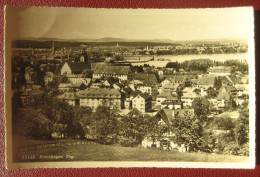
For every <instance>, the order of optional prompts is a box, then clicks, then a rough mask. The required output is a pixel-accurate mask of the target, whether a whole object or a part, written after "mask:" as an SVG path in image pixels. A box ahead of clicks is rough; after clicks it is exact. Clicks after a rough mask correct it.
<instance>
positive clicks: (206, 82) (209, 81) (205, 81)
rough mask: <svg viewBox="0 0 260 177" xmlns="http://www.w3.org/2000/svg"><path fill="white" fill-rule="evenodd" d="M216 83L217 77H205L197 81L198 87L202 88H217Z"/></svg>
mask: <svg viewBox="0 0 260 177" xmlns="http://www.w3.org/2000/svg"><path fill="white" fill-rule="evenodd" d="M215 83H216V77H215V76H204V77H200V78H198V80H197V85H196V86H197V87H202V86H211V87H213V88H214V87H215Z"/></svg>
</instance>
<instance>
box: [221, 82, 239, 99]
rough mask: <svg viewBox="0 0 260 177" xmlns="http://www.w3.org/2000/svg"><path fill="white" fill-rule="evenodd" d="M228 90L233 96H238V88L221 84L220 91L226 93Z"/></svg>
mask: <svg viewBox="0 0 260 177" xmlns="http://www.w3.org/2000/svg"><path fill="white" fill-rule="evenodd" d="M225 92H227V93H228V94H229V95H230V96H231V98H236V97H237V89H236V88H235V87H234V86H230V85H228V86H221V87H220V89H219V93H225Z"/></svg>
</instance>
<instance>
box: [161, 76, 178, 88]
mask: <svg viewBox="0 0 260 177" xmlns="http://www.w3.org/2000/svg"><path fill="white" fill-rule="evenodd" d="M161 84H162V87H163V86H164V85H174V84H175V81H174V79H173V78H166V79H164V80H163V81H162V82H161Z"/></svg>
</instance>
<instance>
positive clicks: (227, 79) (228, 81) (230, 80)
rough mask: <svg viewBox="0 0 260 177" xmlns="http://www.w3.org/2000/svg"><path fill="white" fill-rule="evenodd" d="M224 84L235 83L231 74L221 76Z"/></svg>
mask: <svg viewBox="0 0 260 177" xmlns="http://www.w3.org/2000/svg"><path fill="white" fill-rule="evenodd" d="M219 78H220V80H221V84H222V85H234V82H233V80H232V79H231V78H230V77H229V76H220V77H219Z"/></svg>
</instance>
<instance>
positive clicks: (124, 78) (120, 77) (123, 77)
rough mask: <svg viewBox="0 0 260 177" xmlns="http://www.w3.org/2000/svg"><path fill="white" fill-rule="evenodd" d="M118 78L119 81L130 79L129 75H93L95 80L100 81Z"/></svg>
mask: <svg viewBox="0 0 260 177" xmlns="http://www.w3.org/2000/svg"><path fill="white" fill-rule="evenodd" d="M103 76H104V77H117V78H118V79H119V80H127V79H128V75H127V74H125V75H121V74H96V73H94V74H93V78H95V79H99V78H101V77H103Z"/></svg>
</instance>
